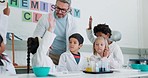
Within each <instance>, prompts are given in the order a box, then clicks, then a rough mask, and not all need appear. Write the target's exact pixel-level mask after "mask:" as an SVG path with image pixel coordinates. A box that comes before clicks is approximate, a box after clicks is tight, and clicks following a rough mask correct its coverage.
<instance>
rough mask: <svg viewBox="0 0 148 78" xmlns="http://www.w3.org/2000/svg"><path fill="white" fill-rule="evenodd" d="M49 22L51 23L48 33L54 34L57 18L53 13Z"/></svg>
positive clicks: (50, 14)
mask: <svg viewBox="0 0 148 78" xmlns="http://www.w3.org/2000/svg"><path fill="white" fill-rule="evenodd" d="M48 22H49V28H48V31H50V32H53V30H54V27H55V18H54V17H53V15H52V13H49V18H48Z"/></svg>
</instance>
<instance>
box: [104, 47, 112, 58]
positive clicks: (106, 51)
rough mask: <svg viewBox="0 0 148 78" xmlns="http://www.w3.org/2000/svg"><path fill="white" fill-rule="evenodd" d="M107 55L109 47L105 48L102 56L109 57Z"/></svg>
mask: <svg viewBox="0 0 148 78" xmlns="http://www.w3.org/2000/svg"><path fill="white" fill-rule="evenodd" d="M109 55H110V52H109V49H108V48H106V49H105V51H104V53H103V57H109Z"/></svg>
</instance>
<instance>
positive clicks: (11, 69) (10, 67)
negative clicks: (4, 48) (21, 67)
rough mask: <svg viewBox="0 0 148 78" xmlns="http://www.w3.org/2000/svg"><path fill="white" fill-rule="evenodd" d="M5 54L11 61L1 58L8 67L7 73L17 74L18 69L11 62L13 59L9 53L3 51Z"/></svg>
mask: <svg viewBox="0 0 148 78" xmlns="http://www.w3.org/2000/svg"><path fill="white" fill-rule="evenodd" d="M2 54H4V55H5V57H6V59H7V60H8V61H9V62H8V61H6V60H3V59H1V61H2V62H3V64H4V66H5V67H6V70H7V71H6V73H7V74H16V71H15V68H14V66H13V64H12V62H11V60H10V59H9V57H8V55H7V54H6V53H2Z"/></svg>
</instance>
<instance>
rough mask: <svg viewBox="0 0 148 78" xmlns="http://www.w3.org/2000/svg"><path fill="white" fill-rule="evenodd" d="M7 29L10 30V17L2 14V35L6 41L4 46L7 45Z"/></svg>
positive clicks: (0, 17) (0, 32) (0, 19)
mask: <svg viewBox="0 0 148 78" xmlns="http://www.w3.org/2000/svg"><path fill="white" fill-rule="evenodd" d="M7 28H8V16H7V15H4V14H0V34H1V36H2V37H3V39H4V44H6V34H7Z"/></svg>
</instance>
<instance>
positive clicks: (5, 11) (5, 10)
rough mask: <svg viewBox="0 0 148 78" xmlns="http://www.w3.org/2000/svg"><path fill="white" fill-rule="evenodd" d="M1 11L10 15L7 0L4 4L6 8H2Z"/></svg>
mask: <svg viewBox="0 0 148 78" xmlns="http://www.w3.org/2000/svg"><path fill="white" fill-rule="evenodd" d="M3 13H4V14H5V15H7V16H9V15H10V8H9V6H8V2H7V5H6V8H5V9H4V10H3Z"/></svg>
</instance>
